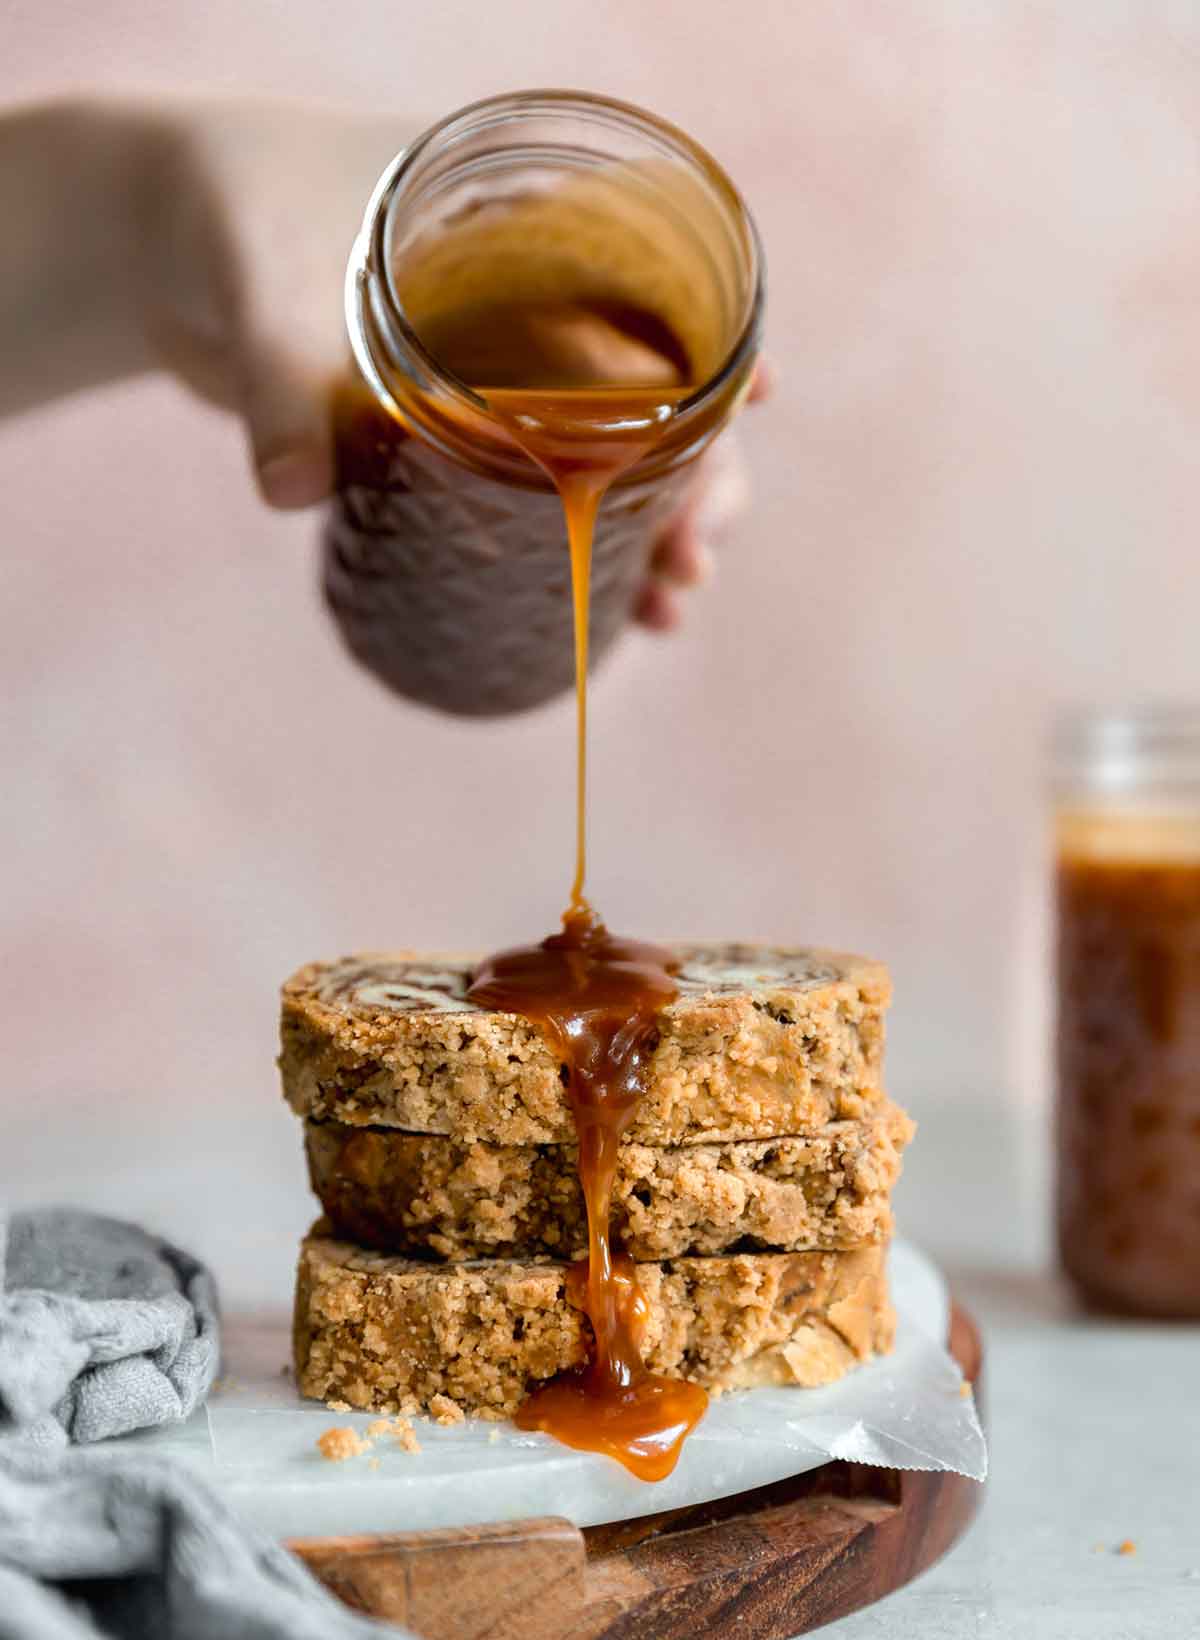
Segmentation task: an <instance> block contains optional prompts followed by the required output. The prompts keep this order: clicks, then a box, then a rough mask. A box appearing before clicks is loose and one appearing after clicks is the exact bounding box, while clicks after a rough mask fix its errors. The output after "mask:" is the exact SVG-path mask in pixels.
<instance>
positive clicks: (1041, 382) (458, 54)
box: [0, 0, 1200, 1291]
mask: <svg viewBox="0 0 1200 1640" xmlns="http://www.w3.org/2000/svg"><path fill="white" fill-rule="evenodd" d="M1184 12H1185V8H1180V7H1175V8H1171V7H1168V6H1167V5H1165V4H1163V5H1158V4H1142V5H1140V6H1133V5H1129V6H1118V5H1110V4H1104V5H1099V4H1096V5H1087V6H1083V5H1079V4H1074V3H1068V0H1063V3H1061V4H1058V5H1054V4H1043V5H1039V6H1037V7H1028V6H1024V5H1019V4H1016V3H1012V4H1001V3H999V0H997V3H996V4H993V5H987V6H985V5H976V4H970V5H968V4H955V5H946V6H944V7H937V6H933V5H925V6H922V5H915V4H912V3H891V4H887V5H882V4H881V5H872V4H867V3H858V4H851V5H845V6H824V7H813V6H802V5H787V4H770V5H768V4H765V3H759V4H751V5H749V6H746V5H741V6H731V5H727V4H721V3H719V0H687V3H686V4H685V3H684V0H654V3H653V4H646V0H638V3H637V4H634V3H633V0H602V3H599V4H598V3H596V0H589V3H584V0H555V3H541V0H520V3H510V4H507V5H499V6H498V5H483V4H480V3H478V0H443V3H441V4H438V5H427V6H422V7H417V6H403V5H395V4H392V5H388V6H384V5H380V4H371V3H368V0H340V3H339V4H338V5H336V6H330V5H328V4H317V3H316V0H287V3H286V4H285V3H284V0H277V3H275V4H268V3H267V0H210V3H209V4H206V5H204V6H194V5H187V4H184V3H183V0H176V3H173V4H172V3H164V4H161V5H157V6H153V7H148V6H145V5H142V4H136V3H134V0H93V3H92V4H91V5H89V6H86V7H82V6H80V7H72V8H70V15H69V17H68V16H67V15H66V14H65V13H64V11H63V9H62V8H55V7H48V6H46V5H44V4H41V3H35V0H8V4H7V6H6V8H5V15H4V22H3V59H2V63H0V89H2V90H3V93H4V94H5V95H6V96H8V97H18V96H29V95H35V94H40V93H43V92H49V91H53V90H58V89H62V88H68V87H69V88H80V87H88V86H104V87H116V88H138V89H144V88H153V89H156V90H164V89H170V88H188V89H208V90H217V91H229V92H255V93H258V92H265V93H270V94H282V95H287V96H301V97H310V96H311V97H320V98H323V99H327V100H330V101H344V102H348V103H350V104H353V105H357V106H361V107H375V108H394V109H395V110H396V111H397V114H398V115H399V116H403V117H404V118H405V119H407V117H408V116H410V115H412V114H414V113H415V114H417V115H418V116H421V115H425V114H431V115H436V114H439V113H441V112H443V111H445V110H447V109H449V108H450V107H452V106H454V105H456V104H458V103H460V102H463V101H465V100H468V99H470V98H472V97H475V96H478V95H482V94H486V93H488V92H491V91H495V90H500V89H509V88H512V87H514V86H520V85H532V84H538V83H542V84H546V83H553V84H570V85H578V86H584V87H590V88H595V89H601V90H606V91H609V92H611V93H614V94H616V95H620V96H625V97H629V98H632V99H634V100H636V101H639V102H643V103H646V104H648V105H650V106H652V107H654V108H655V109H658V110H659V111H661V112H663V113H665V114H667V115H669V116H672V117H673V118H675V119H676V120H678V121H679V122H680V123H682V124H683V125H684V126H686V127H687V128H688V129H690V130H691V131H693V132H694V133H695V134H696V135H697V136H699V137H700V138H701V139H702V140H704V141H705V142H707V144H708V145H709V146H710V147H711V148H712V149H713V150H714V151H715V153H716V154H717V155H718V156H719V157H720V158H721V159H722V160H723V161H724V162H725V164H726V165H727V166H728V168H729V169H730V170H731V172H732V173H733V174H734V176H735V177H736V178H737V179H738V180H739V181H740V182H741V184H742V185H743V187H744V190H745V192H746V193H747V195H748V196H749V199H750V201H751V203H752V206H753V207H754V209H755V211H756V213H757V215H758V218H759V221H760V225H761V227H762V230H763V234H764V238H765V241H766V245H767V252H768V258H769V266H770V279H771V288H770V321H769V333H770V346H771V351H772V352H773V354H774V356H775V358H776V360H777V361H778V363H779V366H780V371H781V385H780V388H779V391H778V394H777V396H776V398H775V400H774V402H773V403H772V404H771V405H770V407H769V408H767V409H765V410H763V411H761V412H758V413H756V414H755V416H754V417H753V420H752V422H751V421H748V422H747V424H746V428H745V432H746V444H747V448H748V451H749V455H750V459H751V462H752V466H753V470H754V475H755V484H756V500H755V506H754V511H753V514H752V516H751V517H749V518H748V519H747V520H746V522H745V523H744V525H743V527H742V528H741V530H740V532H739V534H738V538H737V540H736V541H735V542H733V543H731V544H730V545H729V546H728V547H727V549H726V550H725V553H724V555H723V564H722V569H721V573H720V576H719V578H718V580H717V582H716V584H715V586H714V588H713V589H712V590H711V591H710V592H708V593H707V594H705V595H703V596H701V597H699V598H697V599H696V600H695V601H694V603H693V604H692V606H691V607H690V610H689V619H688V623H687V628H686V632H685V633H684V634H683V635H682V636H681V637H679V638H678V639H675V640H671V641H667V642H662V641H652V640H649V639H643V638H633V639H631V640H630V641H629V642H628V644H627V645H626V647H625V648H624V649H623V651H622V652H621V653H620V654H619V656H618V657H617V658H616V660H615V661H614V662H613V664H612V665H611V666H610V667H609V669H608V670H607V671H606V673H605V675H604V676H603V678H602V679H601V681H600V683H599V686H598V688H597V692H596V707H595V728H596V738H595V793H594V806H593V813H594V838H595V851H594V860H595V878H594V886H595V890H596V894H597V897H598V898H599V900H600V902H601V904H602V905H603V906H604V908H605V909H606V911H607V913H608V915H609V917H610V920H611V921H613V922H614V923H616V924H618V925H620V926H622V927H624V928H627V929H629V930H630V931H631V932H633V931H637V932H644V933H647V934H659V933H669V932H672V931H679V932H688V933H691V932H696V933H700V934H712V935H717V934H734V933H749V934H763V935H768V936H774V937H778V938H781V939H812V940H819V941H824V942H827V943H836V944H841V945H848V946H851V947H861V948H865V949H867V950H869V951H871V952H872V953H874V954H878V955H881V956H884V957H886V958H887V959H888V960H890V962H891V963H892V964H893V967H894V970H895V974H896V980H897V988H898V1000H897V1007H896V1012H895V1015H894V1028H893V1035H892V1043H893V1047H892V1069H893V1082H894V1084H895V1086H896V1089H897V1091H898V1093H899V1094H900V1095H901V1096H902V1097H904V1098H906V1099H908V1100H910V1101H911V1102H912V1103H913V1104H914V1105H915V1106H916V1107H917V1109H918V1113H919V1112H920V1111H921V1110H922V1109H924V1108H933V1105H934V1103H935V1102H936V1100H937V1099H939V1098H941V1097H961V1098H964V1099H966V1098H972V1097H978V1098H983V1097H986V1096H993V1097H995V1096H1000V1095H1007V1096H1009V1097H1012V1098H1028V1099H1035V1098H1036V1097H1037V1096H1038V1089H1039V1086H1040V1077H1041V1065H1042V1055H1041V1043H1042V1033H1043V1030H1044V1020H1045V1014H1044V1007H1043V1005H1042V1002H1043V996H1044V987H1043V961H1044V957H1043V945H1044V917H1043V912H1042V888H1043V876H1042V873H1043V861H1042V855H1041V848H1042V837H1041V829H1040V828H1041V820H1042V802H1041V795H1040V787H1039V780H1040V770H1039V764H1040V758H1041V743H1042V740H1043V736H1044V732H1045V728H1046V723H1047V718H1048V713H1049V712H1050V711H1051V709H1052V707H1053V705H1054V704H1055V703H1056V702H1058V701H1060V700H1091V699H1097V698H1100V699H1103V698H1112V699H1116V700H1122V699H1127V698H1131V697H1138V696H1147V695H1150V696H1160V695H1183V696H1188V695H1190V696H1192V697H1193V698H1195V696H1197V695H1198V694H1200V678H1198V676H1197V674H1198V670H1200V658H1198V651H1197V641H1196V622H1195V614H1196V607H1197V594H1198V592H1200V567H1198V564H1197V555H1196V548H1195V529H1196V482H1197V448H1198V446H1197V440H1198V436H1200V186H1198V182H1200V177H1198V174H1197V173H1198V168H1200V167H1198V157H1197V156H1198V154H1200V146H1198V144H1197V135H1198V130H1197V127H1198V126H1200V17H1197V18H1196V21H1195V23H1194V24H1193V25H1190V26H1189V27H1188V29H1187V30H1185V29H1184V28H1183V25H1182V24H1181V22H1180V21H1179V19H1181V18H1182V17H1183V16H1184ZM1168 19H1173V21H1168ZM464 42H468V43H464ZM0 520H2V524H3V534H4V540H5V544H6V551H5V559H6V570H5V574H4V578H3V595H2V597H3V607H2V613H0V633H2V641H0V760H2V765H3V771H4V775H3V785H2V789H0V802H2V819H0V825H2V827H3V832H2V847H0V874H2V893H3V905H4V916H5V925H4V947H5V955H6V961H5V986H4V994H5V1002H6V1010H5V1012H6V1017H5V1019H4V1025H3V1047H4V1066H3V1075H2V1076H0V1107H2V1108H3V1109H4V1111H5V1133H6V1137H5V1138H4V1139H3V1140H0V1189H2V1188H5V1187H7V1189H8V1191H9V1193H10V1194H14V1195H16V1196H19V1197H23V1198H28V1199H34V1198H43V1199H44V1198H46V1197H50V1196H75V1197H77V1198H84V1197H87V1198H88V1199H91V1200H94V1201H96V1202H102V1203H105V1204H107V1205H112V1206H117V1207H121V1208H124V1209H125V1210H127V1211H132V1210H136V1211H138V1212H139V1213H143V1214H145V1215H146V1216H147V1217H151V1218H154V1219H155V1220H156V1221H157V1222H159V1223H161V1224H163V1225H164V1226H166V1227H168V1228H171V1229H173V1230H174V1231H175V1232H176V1234H178V1235H180V1236H185V1235H186V1236H190V1237H191V1238H192V1239H193V1240H194V1241H198V1242H199V1243H200V1245H202V1246H209V1247H210V1248H213V1247H216V1246H217V1245H218V1243H219V1241H220V1237H221V1235H222V1234H223V1232H222V1230H221V1229H220V1226H221V1225H223V1224H225V1223H226V1222H227V1221H228V1220H229V1218H230V1216H231V1215H234V1211H235V1207H236V1212H237V1214H238V1215H241V1219H242V1221H243V1223H244V1222H245V1219H246V1215H247V1214H248V1213H249V1214H250V1215H251V1216H253V1217H254V1227H253V1235H254V1236H257V1237H258V1238H259V1240H260V1241H261V1242H262V1244H263V1246H264V1247H266V1246H268V1245H269V1247H270V1248H271V1249H272V1250H273V1251H272V1253H271V1256H272V1257H275V1256H276V1253H277V1252H278V1250H279V1249H281V1248H282V1247H283V1246H284V1245H285V1243H286V1241H287V1239H288V1238H290V1237H291V1236H292V1235H293V1234H294V1232H295V1229H296V1228H297V1226H298V1225H299V1224H300V1223H301V1222H302V1220H303V1216H304V1213H305V1211H306V1207H305V1202H304V1194H303V1189H302V1186H301V1184H300V1180H299V1174H300V1165H299V1157H298V1142H297V1137H296V1135H295V1134H294V1132H293V1131H292V1127H291V1124H290V1121H289V1119H288V1118H287V1117H286V1114H285V1113H284V1112H283V1111H282V1109H281V1107H280V1106H279V1104H278V1101H277V1097H276V1093H275V1083H274V1073H273V1069H272V1055H273V1049H274V1030H275V988H276V985H277V983H278V981H279V980H280V978H281V977H282V976H283V975H284V974H286V973H287V972H289V971H290V970H291V969H292V968H293V967H294V966H296V965H297V964H298V963H299V962H301V961H303V960H306V959H307V958H309V957H311V956H315V955H320V954H333V953H335V952H338V951H341V950H344V949H348V948H352V947H355V946H363V945H366V946H369V945H380V944H387V943H396V944H400V943H411V944H418V945H420V944H427V945H434V946H474V945H487V944H489V943H491V942H496V941H502V940H509V939H513V938H520V937H529V936H534V935H537V934H540V933H541V932H543V931H544V930H545V928H546V927H547V926H548V925H549V924H550V922H551V920H552V918H553V916H554V914H555V913H556V911H557V909H558V907H559V903H560V901H561V899H562V897H563V890H564V886H565V883H566V879H567V873H568V868H569V845H570V836H569V811H570V801H571V789H570V778H569V763H568V753H569V749H570V739H569V737H570V715H569V708H568V706H567V705H566V704H564V705H562V706H559V707H555V708H553V709H551V710H548V711H545V712H543V713H541V714H539V715H537V716H534V717H531V718H528V719H526V720H523V721H517V722H512V723H507V724H503V725H500V726H495V725H492V726H471V725H463V724H461V723H452V722H442V721H439V720H438V719H436V718H434V717H432V716H428V715H425V714H423V713H422V712H420V711H418V710H416V709H409V708H406V707H404V706H402V705H399V704H397V703H396V702H394V701H392V700H390V699H388V698H385V697H384V696H383V694H382V693H381V692H379V691H378V690H377V689H376V688H375V687H374V686H373V685H372V684H371V682H370V681H369V680H367V679H366V678H365V677H364V676H362V675H360V674H359V673H358V672H357V671H355V670H354V669H352V667H351V666H350V665H349V664H348V663H347V662H346V661H345V660H344V659H343V658H342V655H341V653H340V651H339V649H338V648H337V646H336V644H335V642H334V639H333V634H332V631H331V629H330V628H329V626H328V624H327V622H326V620H325V618H324V616H323V614H322V613H321V611H320V609H319V607H318V605H317V602H316V598H315V595H314V551H313V548H314V537H315V521H314V520H312V519H311V518H281V517H276V516H271V515H269V514H268V513H266V512H265V511H264V510H263V509H262V508H261V507H260V505H259V504H258V503H257V501H256V499H255V497H254V494H253V492H252V488H251V485H250V482H249V479H248V474H247V469H246V464H245V460H244V455H243V450H242V444H241V434H240V431H239V429H238V428H237V426H236V425H233V424H232V423H229V422H226V421H224V420H222V419H220V418H218V417H217V416H216V415H215V414H214V413H212V412H210V411H207V410H205V409H204V408H202V407H200V406H198V405H197V404H195V403H193V402H191V401H189V400H188V399H187V398H185V397H184V395H183V394H182V393H181V392H180V391H179V390H178V389H177V388H176V387H175V386H174V385H173V384H172V383H170V382H168V381H162V380H148V381H145V382H141V383H136V384H134V385H131V386H127V387H123V388H121V389H119V390H114V391H111V392H107V393H103V394H96V395H93V396H90V397H87V398H81V399H78V400H76V401H75V402H71V403H68V404H63V405H61V406H58V407H55V408H53V409H52V410H50V411H47V412H45V413H42V414H39V415H37V416H33V417H30V418H28V419H25V420H23V421H20V422H13V423H9V424H7V425H5V426H3V427H0ZM249 1233H250V1232H249V1231H247V1234H249ZM238 1245H239V1247H241V1246H244V1245H245V1243H244V1240H243V1241H242V1242H239V1243H238ZM278 1256H279V1257H280V1258H282V1256H283V1255H282V1253H281V1252H280V1253H279V1254H278ZM236 1281H237V1278H236V1277H235V1278H234V1289H235V1291H236V1290H237V1287H236Z"/></svg>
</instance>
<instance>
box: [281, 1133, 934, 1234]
mask: <svg viewBox="0 0 1200 1640" xmlns="http://www.w3.org/2000/svg"><path fill="white" fill-rule="evenodd" d="M912 1133H913V1124H912V1123H911V1122H910V1121H909V1119H908V1117H907V1116H906V1115H905V1114H904V1112H903V1111H902V1110H900V1109H899V1107H898V1106H896V1105H892V1104H887V1105H884V1106H883V1107H882V1108H881V1110H880V1111H879V1113H878V1114H877V1115H875V1116H871V1117H867V1118H865V1119H864V1120H862V1121H861V1122H832V1123H830V1124H829V1125H828V1126H827V1127H824V1128H821V1129H819V1130H818V1131H817V1132H816V1133H813V1134H811V1135H808V1136H806V1137H803V1138H796V1137H790V1138H779V1139H742V1140H727V1141H725V1142H723V1143H711V1142H708V1143H698V1144H693V1145H672V1146H667V1147H659V1146H654V1145H643V1144H627V1145H622V1146H621V1151H620V1160H619V1162H618V1166H617V1176H616V1181H615V1184H614V1188H613V1226H614V1228H615V1230H616V1232H617V1235H618V1238H619V1240H620V1243H621V1245H622V1246H623V1247H624V1248H625V1251H626V1252H627V1253H629V1254H630V1256H631V1257H633V1258H635V1259H658V1258H678V1257H680V1256H682V1255H685V1254H689V1253H691V1254H696V1253H723V1252H726V1251H728V1250H730V1249H736V1250H737V1251H738V1252H750V1251H757V1250H760V1249H762V1250H766V1251H777V1252H789V1251H792V1250H795V1249H820V1248H830V1249H833V1248H846V1247H856V1246H859V1245H861V1244H864V1243H868V1242H876V1241H886V1240H887V1239H888V1236H889V1235H890V1234H891V1225H892V1216H891V1209H890V1206H889V1201H888V1196H889V1192H890V1191H891V1189H892V1186H893V1185H894V1184H895V1182H896V1179H897V1177H898V1175H899V1172H900V1153H901V1151H902V1149H903V1147H904V1146H905V1145H906V1144H907V1143H908V1141H909V1139H910V1138H911V1137H912ZM305 1144H306V1148H307V1152H308V1169H309V1178H310V1180H311V1183H312V1187H313V1190H314V1192H315V1194H316V1195H317V1197H318V1198H319V1200H320V1202H321V1205H322V1207H323V1208H324V1209H325V1213H326V1215H327V1216H328V1218H329V1219H330V1221H331V1223H332V1224H333V1226H334V1230H335V1232H336V1233H337V1234H338V1235H341V1236H345V1237H346V1238H347V1239H349V1240H351V1241H357V1242H361V1243H363V1244H364V1245H365V1246H367V1247H373V1248H378V1249H380V1250H382V1251H384V1252H392V1253H407V1254H411V1255H413V1256H415V1257H417V1258H422V1257H424V1258H428V1257H430V1256H433V1257H437V1258H443V1259H472V1258H481V1257H482V1258H486V1257H493V1258H495V1257H499V1258H527V1257H538V1256H542V1255H548V1256H550V1257H552V1258H578V1257H581V1256H582V1254H583V1253H584V1252H585V1251H586V1249H587V1217H586V1214H585V1212H584V1205H583V1192H582V1190H581V1189H580V1185H579V1179H578V1176H577V1172H576V1168H577V1162H578V1151H577V1149H576V1147H575V1146H574V1145H493V1144H487V1143H483V1142H480V1143H477V1144H468V1143H463V1142H461V1141H459V1140H457V1139H450V1138H446V1137H444V1136H443V1135H440V1134H423V1133H406V1132H404V1131H403V1130H401V1129H400V1128H384V1127H369V1128H355V1127H350V1126H348V1125H346V1124H343V1123H339V1122H311V1121H310V1122H308V1123H307V1124H306V1128H305Z"/></svg>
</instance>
